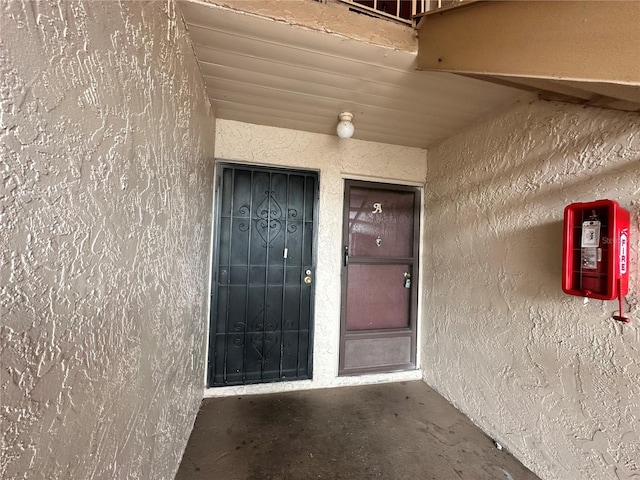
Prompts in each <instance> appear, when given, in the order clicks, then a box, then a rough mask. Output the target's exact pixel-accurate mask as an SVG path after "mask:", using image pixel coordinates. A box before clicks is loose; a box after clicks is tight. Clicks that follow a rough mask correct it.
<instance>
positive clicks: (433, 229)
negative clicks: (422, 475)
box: [422, 102, 640, 480]
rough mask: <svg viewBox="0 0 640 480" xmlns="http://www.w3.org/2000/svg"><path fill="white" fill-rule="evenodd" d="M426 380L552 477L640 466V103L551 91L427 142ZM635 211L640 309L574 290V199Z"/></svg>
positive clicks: (574, 478)
mask: <svg viewBox="0 0 640 480" xmlns="http://www.w3.org/2000/svg"><path fill="white" fill-rule="evenodd" d="M428 157H429V168H428V183H427V192H428V196H427V203H426V222H427V227H426V229H425V249H426V251H425V257H426V258H427V260H428V261H427V269H426V270H427V271H428V272H431V273H430V275H429V276H428V278H427V280H426V282H427V285H426V290H427V292H428V296H427V299H426V301H425V308H424V325H423V336H422V347H423V361H422V364H423V366H424V378H425V380H426V382H427V383H428V384H429V385H431V386H433V387H435V388H436V389H437V390H438V391H440V392H441V393H442V394H443V395H444V396H445V397H447V398H448V399H450V400H451V401H452V402H453V403H454V404H455V405H456V406H457V407H458V408H459V409H460V410H461V411H463V412H464V413H466V414H467V415H469V416H470V417H471V418H472V419H473V420H474V421H475V422H476V423H477V424H478V425H479V426H480V427H482V428H483V429H484V430H485V431H486V432H487V433H488V434H489V435H491V436H492V437H494V438H496V439H497V440H498V441H499V442H500V443H501V444H503V445H504V446H505V447H506V448H507V449H509V450H510V451H511V452H513V453H514V454H515V455H516V456H517V457H518V458H520V459H521V460H522V461H523V462H524V463H525V464H526V465H527V466H529V467H530V468H532V469H533V470H534V471H535V472H537V473H538V474H539V475H540V476H541V477H542V478H544V479H562V480H586V479H598V480H605V479H631V478H640V360H639V359H640V330H639V325H640V305H639V300H640V293H639V292H640V275H639V273H638V269H639V268H640V262H639V254H640V248H639V245H640V235H639V232H638V225H639V222H640V190H639V188H640V116H638V115H637V114H626V113H621V112H616V111H612V110H599V109H590V108H583V107H579V106H572V105H565V104H557V103H546V102H538V103H535V104H533V105H531V106H524V107H520V108H517V109H515V110H512V111H510V112H508V113H505V114H503V115H501V116H499V117H497V118H495V119H493V120H490V121H485V122H483V123H481V124H478V125H476V126H474V127H473V128H470V129H468V130H466V131H464V132H463V133H460V134H458V135H456V136H455V137H453V138H450V139H449V140H447V141H446V142H444V143H443V144H442V145H440V146H439V147H438V148H434V149H432V150H430V151H429V153H428ZM601 198H611V199H615V200H618V201H619V202H620V203H621V205H622V206H623V207H625V208H627V209H629V210H630V211H631V216H632V222H631V223H632V228H631V235H632V241H631V252H630V267H631V277H630V294H629V295H628V297H627V307H628V308H629V309H630V311H631V314H630V316H631V318H632V319H633V320H632V323H631V324H630V325H621V324H618V323H616V322H615V321H614V320H612V319H611V318H610V316H611V314H612V313H613V311H614V310H617V303H616V302H602V301H594V300H590V301H588V302H584V301H583V299H582V298H578V297H571V296H568V295H565V294H563V293H562V290H561V258H562V217H563V208H564V207H565V205H567V204H570V203H573V202H577V201H590V200H596V199H601Z"/></svg>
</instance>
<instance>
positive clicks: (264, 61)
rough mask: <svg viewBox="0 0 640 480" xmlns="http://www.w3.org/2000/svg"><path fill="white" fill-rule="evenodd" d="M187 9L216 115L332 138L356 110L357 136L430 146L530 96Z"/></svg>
mask: <svg viewBox="0 0 640 480" xmlns="http://www.w3.org/2000/svg"><path fill="white" fill-rule="evenodd" d="M180 7H181V11H182V13H183V15H184V18H185V20H186V22H187V28H188V31H189V36H190V38H191V41H192V43H193V46H194V50H195V53H196V57H197V59H198V62H199V64H200V68H201V70H202V74H203V76H204V79H205V83H206V88H207V92H208V95H209V97H210V98H211V101H212V104H213V106H214V108H215V110H216V117H217V118H221V119H229V120H237V121H241V122H246V123H254V124H259V125H268V126H275V127H284V128H291V129H296V130H304V131H309V132H316V133H324V134H329V135H335V128H336V125H337V123H338V114H339V113H340V112H342V111H349V112H351V113H353V114H354V120H353V123H354V125H355V134H354V138H358V139H362V140H371V141H377V142H382V143H392V144H397V145H406V146H413V147H422V148H426V147H429V146H431V145H433V144H434V143H436V142H438V141H440V140H443V139H444V138H447V137H448V136H451V135H453V134H455V133H456V132H458V131H460V130H461V129H463V128H464V127H466V126H467V125H469V124H471V123H473V122H475V121H476V120H478V119H480V118H482V117H484V116H487V115H489V114H490V113H491V112H493V111H496V110H500V109H503V108H505V107H506V106H508V105H510V104H514V103H516V102H518V101H529V100H530V99H531V98H532V95H531V94H530V93H525V92H523V91H521V90H516V89H513V88H509V87H504V86H501V85H496V84H492V83H488V82H483V81H480V80H475V79H471V78H466V77H461V76H457V75H452V74H447V73H438V72H420V71H417V70H416V55H415V54H412V53H408V52H402V51H397V50H392V49H389V48H383V47H379V46H375V45H371V44H368V43H365V42H362V41H358V40H353V39H348V38H345V37H342V36H338V35H332V34H327V33H323V32H318V31H314V30H309V29H304V28H301V27H297V26H292V25H289V24H287V23H284V22H278V21H274V20H271V19H267V18H261V17H256V16H252V15H247V14H244V13H240V12H237V11H233V10H229V9H224V8H220V7H217V6H214V5H210V4H207V3H204V2H200V1H193V0H183V1H181V2H180ZM372 21H373V20H372ZM379 21H383V20H379Z"/></svg>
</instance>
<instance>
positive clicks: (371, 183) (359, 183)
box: [338, 177, 423, 376]
mask: <svg viewBox="0 0 640 480" xmlns="http://www.w3.org/2000/svg"><path fill="white" fill-rule="evenodd" d="M343 187H344V192H343V206H342V242H341V252H342V251H343V250H344V248H345V246H346V245H347V244H348V235H349V225H348V221H347V216H348V206H349V193H350V189H351V187H363V188H375V189H380V190H393V191H401V192H412V193H415V198H414V205H413V225H414V229H413V259H412V260H411V261H407V263H408V264H409V263H410V264H411V266H412V269H413V270H412V272H413V273H412V288H411V296H410V313H409V327H407V328H394V329H375V330H374V329H372V330H364V331H354V332H350V333H348V332H347V329H346V322H347V319H346V306H347V301H346V300H347V282H348V274H347V271H348V270H347V266H346V265H345V264H344V261H342V267H341V276H340V277H341V280H340V288H341V293H340V338H339V363H338V375H339V376H349V375H360V374H366V373H385V372H394V371H406V370H411V369H412V367H413V368H416V367H417V365H418V358H417V351H418V348H417V347H418V345H417V344H418V342H417V339H418V313H419V310H420V282H421V275H420V267H421V263H422V262H421V254H422V249H421V248H420V247H421V245H420V239H421V234H422V226H421V221H420V220H421V219H422V202H423V199H422V197H423V188H422V186H421V185H418V184H406V183H391V182H380V181H379V180H377V181H376V180H362V179H353V178H347V177H344V178H343ZM385 260H386V259H381V260H380V261H379V262H377V263H380V264H384V263H391V262H386V261H385ZM363 263H369V262H368V261H366V260H365V261H364V262H363ZM393 263H394V264H396V263H398V261H397V260H396V261H394V262H393ZM406 336H409V337H410V338H411V350H410V361H409V362H408V363H402V364H398V365H390V366H389V369H388V370H387V369H385V370H384V371H381V370H380V369H379V368H378V367H364V368H351V369H345V365H344V364H345V357H344V352H345V346H346V342H347V340H348V338H358V339H368V338H380V337H386V338H395V337H406Z"/></svg>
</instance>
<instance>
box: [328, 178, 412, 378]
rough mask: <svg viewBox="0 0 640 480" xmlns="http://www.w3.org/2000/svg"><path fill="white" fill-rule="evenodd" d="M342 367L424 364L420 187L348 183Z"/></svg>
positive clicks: (363, 369)
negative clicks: (419, 359)
mask: <svg viewBox="0 0 640 480" xmlns="http://www.w3.org/2000/svg"><path fill="white" fill-rule="evenodd" d="M344 203H345V209H344V228H343V268H342V318H341V335H340V374H341V375H352V374H359V373H368V372H390V371H398V370H410V369H413V368H415V364H416V310H417V305H418V295H417V280H418V278H417V273H418V268H417V267H418V243H419V228H418V223H419V212H420V207H419V205H420V191H419V190H418V189H417V188H414V187H407V186H400V185H387V184H380V183H370V182H361V181H355V180H353V181H352V180H348V181H346V184H345V202H344Z"/></svg>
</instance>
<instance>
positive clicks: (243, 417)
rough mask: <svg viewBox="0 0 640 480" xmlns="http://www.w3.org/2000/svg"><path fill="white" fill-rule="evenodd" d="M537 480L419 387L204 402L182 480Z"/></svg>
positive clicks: (408, 385) (378, 387)
mask: <svg viewBox="0 0 640 480" xmlns="http://www.w3.org/2000/svg"><path fill="white" fill-rule="evenodd" d="M376 478H378V479H384V480H401V479H403V480H404V479H407V480H414V479H415V480H429V479H434V480H436V479H437V480H449V479H452V480H454V479H455V480H460V479H463V480H482V479H491V480H494V479H496V480H533V479H538V477H537V476H535V475H534V474H533V473H531V472H530V471H529V470H527V469H526V468H524V467H523V466H522V464H520V462H518V461H517V460H516V459H514V458H513V457H512V456H511V455H509V454H508V453H506V452H505V451H500V450H498V449H496V448H495V446H494V444H493V442H492V440H491V439H490V438H489V437H487V436H486V435H485V434H484V433H482V431H480V430H479V429H477V428H476V427H475V426H474V425H473V424H472V423H471V422H470V421H469V419H467V418H466V417H465V416H464V415H462V414H461V413H460V412H458V411H457V410H456V409H455V408H453V407H452V406H451V405H450V404H449V403H447V402H446V400H444V399H443V398H442V397H441V396H440V395H438V394H437V393H436V392H434V391H433V390H432V389H431V388H429V387H428V386H427V385H425V384H424V383H423V382H420V381H417V382H403V383H393V384H384V385H372V386H364V387H348V388H334V389H328V390H310V391H304V392H291V393H282V394H272V395H257V396H248V397H232V398H216V399H205V400H204V401H203V402H202V407H201V410H200V413H199V414H198V417H197V419H196V424H195V428H194V430H193V433H192V434H191V438H190V439H189V444H188V445H187V449H186V452H185V454H184V457H183V459H182V464H181V465H180V469H179V471H178V474H177V476H176V479H177V480H198V479H207V480H245V479H250V480H310V479H363V480H364V479H376Z"/></svg>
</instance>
